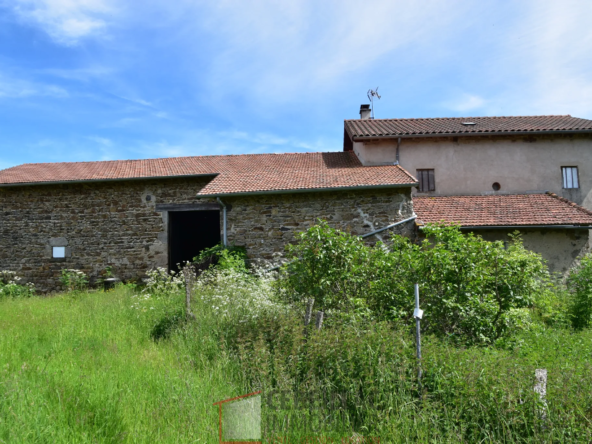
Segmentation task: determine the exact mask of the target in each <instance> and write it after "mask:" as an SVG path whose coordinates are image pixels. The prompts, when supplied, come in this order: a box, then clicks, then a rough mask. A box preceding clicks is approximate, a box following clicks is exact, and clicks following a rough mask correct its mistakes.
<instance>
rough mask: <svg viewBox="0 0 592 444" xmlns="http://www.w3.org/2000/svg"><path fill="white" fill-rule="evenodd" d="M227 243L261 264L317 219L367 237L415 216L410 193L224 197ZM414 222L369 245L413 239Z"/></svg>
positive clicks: (403, 190)
mask: <svg viewBox="0 0 592 444" xmlns="http://www.w3.org/2000/svg"><path fill="white" fill-rule="evenodd" d="M224 202H225V203H226V204H227V205H228V204H230V205H231V210H230V211H229V212H228V242H229V243H230V244H235V245H242V246H245V247H247V252H248V253H249V256H250V257H251V258H252V259H254V260H256V261H261V260H265V261H269V260H272V259H273V258H274V255H278V254H281V253H282V252H283V251H284V247H285V245H286V244H287V243H289V242H293V241H294V234H295V233H296V232H300V231H304V230H306V229H307V228H309V227H310V226H312V225H314V224H315V222H316V221H317V219H318V218H321V219H325V220H327V222H328V223H329V225H330V226H332V227H334V228H338V229H340V230H343V231H346V232H350V233H352V234H355V235H362V234H366V233H369V232H371V231H374V230H377V229H380V228H383V227H385V226H387V225H390V224H392V223H394V222H397V221H399V220H402V219H406V218H408V217H411V216H412V215H413V204H412V201H411V189H410V188H396V189H386V190H384V189H383V190H365V191H338V192H320V193H297V194H270V195H262V196H251V197H233V198H225V199H224ZM413 227H414V225H413V223H408V224H404V225H402V226H399V227H396V228H395V229H394V230H388V231H385V232H383V233H380V234H379V235H376V236H372V237H371V238H369V239H368V240H369V241H370V242H376V241H378V240H388V238H389V236H390V233H392V232H393V231H395V232H399V233H404V234H406V235H412V234H413Z"/></svg>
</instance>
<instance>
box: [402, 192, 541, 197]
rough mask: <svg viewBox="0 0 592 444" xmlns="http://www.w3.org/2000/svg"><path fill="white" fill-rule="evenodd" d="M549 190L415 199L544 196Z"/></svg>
mask: <svg viewBox="0 0 592 444" xmlns="http://www.w3.org/2000/svg"><path fill="white" fill-rule="evenodd" d="M548 193H549V192H548V191H541V192H536V193H527V192H524V193H508V194H501V193H500V194H448V195H446V194H439V195H437V196H414V197H413V198H414V199H423V198H432V199H437V198H440V197H510V196H543V195H545V194H548Z"/></svg>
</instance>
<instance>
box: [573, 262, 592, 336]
mask: <svg viewBox="0 0 592 444" xmlns="http://www.w3.org/2000/svg"><path fill="white" fill-rule="evenodd" d="M567 286H568V289H569V291H570V292H571V294H572V295H573V305H572V307H571V314H572V325H573V326H574V328H576V329H582V328H588V327H590V323H591V320H592V254H588V255H586V256H585V257H584V258H583V259H582V261H581V262H580V265H579V267H577V268H575V269H573V270H571V272H570V273H569V276H568V279H567Z"/></svg>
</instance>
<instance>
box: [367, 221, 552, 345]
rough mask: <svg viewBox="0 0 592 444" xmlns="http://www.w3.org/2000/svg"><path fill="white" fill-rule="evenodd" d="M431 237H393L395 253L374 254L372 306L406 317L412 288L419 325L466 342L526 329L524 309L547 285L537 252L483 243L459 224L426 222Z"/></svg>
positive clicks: (514, 243)
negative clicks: (420, 239) (416, 240)
mask: <svg viewBox="0 0 592 444" xmlns="http://www.w3.org/2000/svg"><path fill="white" fill-rule="evenodd" d="M423 231H424V234H425V235H426V237H427V238H428V239H431V241H430V240H428V239H426V240H424V241H423V242H422V243H421V244H413V243H411V241H409V240H408V239H407V238H403V237H401V236H395V237H394V245H393V247H392V252H389V253H381V252H375V256H377V257H378V259H374V260H373V261H372V262H373V264H372V267H371V268H372V269H375V270H376V275H375V276H374V279H372V280H373V281H375V284H374V285H373V291H372V292H370V295H369V297H370V299H371V306H372V307H374V308H375V309H376V310H378V311H380V312H381V313H385V312H386V311H388V310H389V309H391V314H392V316H393V317H394V318H395V319H397V318H398V319H403V320H411V317H412V310H413V302H412V301H413V299H412V297H413V296H412V295H413V285H414V283H418V284H419V286H420V306H421V307H422V308H423V310H424V311H425V314H424V318H423V320H422V330H425V331H426V332H428V333H429V332H432V333H436V334H438V335H440V336H447V337H450V338H453V339H454V340H455V341H458V342H463V343H467V344H478V343H481V344H486V343H491V342H492V341H495V340H497V339H499V338H501V337H503V336H505V335H506V334H508V333H510V332H511V331H515V330H516V329H520V328H527V327H528V324H529V322H530V319H529V312H528V311H527V310H526V309H527V308H530V307H532V306H533V305H534V303H535V301H536V298H537V296H538V295H540V294H541V293H542V292H543V291H545V289H546V288H547V287H548V285H549V279H550V278H549V273H548V270H547V267H546V266H545V263H544V261H543V260H542V258H541V256H540V255H538V254H536V253H533V252H531V251H528V250H526V249H525V248H524V246H523V245H522V241H521V239H520V237H519V236H518V235H517V234H515V235H514V236H513V239H512V242H511V243H510V244H509V245H508V246H507V248H506V247H505V246H504V244H503V243H502V242H499V241H498V242H488V241H485V240H483V239H482V238H481V237H480V236H475V235H474V234H472V233H468V234H463V233H461V231H460V229H459V228H458V227H456V226H444V225H428V226H427V227H425V228H424V230H423Z"/></svg>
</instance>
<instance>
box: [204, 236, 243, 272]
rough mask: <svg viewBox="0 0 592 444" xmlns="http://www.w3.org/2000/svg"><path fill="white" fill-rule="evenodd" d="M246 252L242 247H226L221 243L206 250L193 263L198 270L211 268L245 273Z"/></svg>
mask: <svg viewBox="0 0 592 444" xmlns="http://www.w3.org/2000/svg"><path fill="white" fill-rule="evenodd" d="M247 261H248V259H247V251H246V249H245V248H244V247H236V246H233V245H231V246H228V247H225V246H224V245H222V244H221V243H220V244H218V245H215V246H213V247H212V248H206V249H204V250H202V252H201V253H200V254H199V255H198V256H196V257H194V258H193V262H194V263H195V264H196V265H197V267H198V268H199V269H207V268H209V267H211V266H217V267H218V268H222V269H226V270H236V271H240V272H246V271H247Z"/></svg>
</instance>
